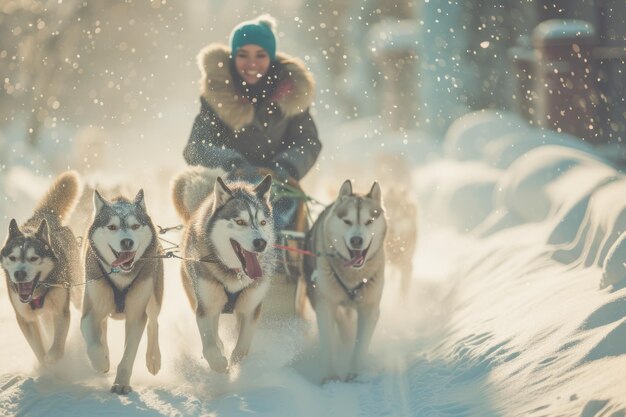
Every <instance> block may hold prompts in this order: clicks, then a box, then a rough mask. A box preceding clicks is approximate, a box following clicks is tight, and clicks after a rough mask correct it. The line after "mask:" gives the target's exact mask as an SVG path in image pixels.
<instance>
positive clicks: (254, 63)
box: [235, 44, 270, 85]
mask: <svg viewBox="0 0 626 417" xmlns="http://www.w3.org/2000/svg"><path fill="white" fill-rule="evenodd" d="M269 67H270V56H269V55H268V53H267V51H266V50H265V49H263V48H261V47H260V46H258V45H254V44H248V45H243V46H242V47H240V48H239V49H238V50H237V54H236V55H235V69H236V70H237V73H238V74H239V75H240V76H241V78H242V79H243V80H244V81H245V82H246V83H248V84H250V85H254V84H256V83H258V82H259V80H260V79H261V78H262V77H263V76H264V75H265V74H266V73H267V70H268V69H269Z"/></svg>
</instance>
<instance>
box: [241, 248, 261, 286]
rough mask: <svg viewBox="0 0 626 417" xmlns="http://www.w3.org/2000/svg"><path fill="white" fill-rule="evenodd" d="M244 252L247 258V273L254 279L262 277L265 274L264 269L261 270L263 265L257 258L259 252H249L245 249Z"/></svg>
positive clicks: (245, 270)
mask: <svg viewBox="0 0 626 417" xmlns="http://www.w3.org/2000/svg"><path fill="white" fill-rule="evenodd" d="M242 252H243V256H244V258H245V260H246V267H245V268H244V272H245V273H246V275H247V276H249V277H250V278H252V279H257V278H261V277H262V276H263V271H261V265H260V264H259V260H258V259H257V254H256V253H255V252H248V251H247V250H245V249H243V250H242Z"/></svg>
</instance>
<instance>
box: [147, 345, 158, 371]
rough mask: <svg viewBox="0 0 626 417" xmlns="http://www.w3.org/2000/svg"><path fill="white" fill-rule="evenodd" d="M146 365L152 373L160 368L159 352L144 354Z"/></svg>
mask: <svg viewBox="0 0 626 417" xmlns="http://www.w3.org/2000/svg"><path fill="white" fill-rule="evenodd" d="M146 367H147V368H148V371H149V372H150V373H151V374H152V375H156V374H157V373H159V370H161V352H159V351H157V352H156V353H152V354H150V353H147V354H146Z"/></svg>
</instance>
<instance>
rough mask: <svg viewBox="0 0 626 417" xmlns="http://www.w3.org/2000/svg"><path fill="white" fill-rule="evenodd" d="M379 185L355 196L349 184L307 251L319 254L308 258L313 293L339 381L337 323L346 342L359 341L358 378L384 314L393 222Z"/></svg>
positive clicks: (329, 368) (325, 353)
mask: <svg viewBox="0 0 626 417" xmlns="http://www.w3.org/2000/svg"><path fill="white" fill-rule="evenodd" d="M381 200H382V198H381V190H380V186H379V185H378V183H377V182H375V183H374V184H373V185H372V188H371V190H370V192H369V193H368V194H367V195H360V194H353V192H352V183H351V182H350V180H346V181H345V182H344V183H343V185H342V186H341V189H340V190H339V197H338V198H337V199H336V200H335V201H334V202H333V203H332V204H331V205H330V206H328V207H326V208H325V209H324V211H322V213H321V214H320V215H319V217H318V218H317V220H316V221H315V223H314V224H313V227H312V228H311V230H310V231H309V233H307V236H306V241H305V245H306V248H307V249H308V250H309V251H311V252H313V253H315V254H317V255H318V256H317V257H313V256H307V257H306V258H305V259H304V265H303V269H304V277H305V280H306V283H307V295H308V297H309V300H310V301H311V305H312V306H313V309H314V310H315V314H316V316H317V326H318V330H319V339H320V349H321V354H322V366H323V369H322V371H323V372H324V374H325V376H326V378H325V379H326V380H332V379H337V378H338V377H339V376H338V372H337V371H336V369H335V367H334V366H333V357H332V350H333V347H334V344H335V341H334V339H335V338H334V332H335V323H337V325H338V330H339V334H340V335H341V337H342V339H343V340H344V341H346V340H349V338H350V335H352V334H353V330H354V328H353V327H354V326H353V323H352V320H351V315H352V313H353V312H354V311H355V310H356V313H357V323H356V342H355V345H354V349H353V351H352V359H351V363H350V370H349V376H348V378H351V377H353V376H355V375H356V372H357V371H358V369H359V368H360V365H361V362H362V359H363V356H364V355H365V353H366V352H367V349H368V347H369V343H370V340H371V338H372V334H373V333H374V329H375V327H376V323H377V321H378V316H379V314H380V308H379V303H380V298H381V296H382V291H383V284H384V276H385V255H384V239H385V233H386V229H387V223H386V219H385V214H384V211H383V206H382V201H381Z"/></svg>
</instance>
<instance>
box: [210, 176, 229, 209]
mask: <svg viewBox="0 0 626 417" xmlns="http://www.w3.org/2000/svg"><path fill="white" fill-rule="evenodd" d="M213 194H214V195H215V204H214V209H217V208H218V207H220V206H221V205H222V204H224V203H225V202H227V201H228V200H229V199H230V198H231V197H232V196H233V192H232V191H231V190H230V188H228V186H227V185H226V183H225V182H224V180H223V179H222V177H220V176H218V177H217V178H216V179H215V189H214V190H213Z"/></svg>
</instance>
